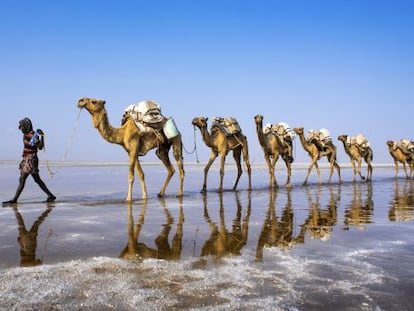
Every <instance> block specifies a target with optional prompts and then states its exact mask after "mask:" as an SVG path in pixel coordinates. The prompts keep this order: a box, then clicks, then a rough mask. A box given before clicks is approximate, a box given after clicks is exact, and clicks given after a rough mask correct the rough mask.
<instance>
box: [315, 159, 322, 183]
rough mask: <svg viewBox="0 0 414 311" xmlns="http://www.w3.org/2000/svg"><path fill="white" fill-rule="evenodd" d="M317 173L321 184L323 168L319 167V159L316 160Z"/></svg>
mask: <svg viewBox="0 0 414 311" xmlns="http://www.w3.org/2000/svg"><path fill="white" fill-rule="evenodd" d="M315 168H316V173H317V174H318V180H319V184H322V177H321V170H320V169H319V165H318V161H316V162H315Z"/></svg>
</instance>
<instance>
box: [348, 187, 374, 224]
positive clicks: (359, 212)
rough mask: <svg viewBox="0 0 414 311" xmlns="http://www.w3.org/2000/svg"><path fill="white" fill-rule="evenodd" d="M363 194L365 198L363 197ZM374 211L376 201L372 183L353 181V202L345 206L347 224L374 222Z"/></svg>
mask: <svg viewBox="0 0 414 311" xmlns="http://www.w3.org/2000/svg"><path fill="white" fill-rule="evenodd" d="M363 194H364V198H365V200H364V199H363ZM365 194H366V197H365ZM373 213H374V201H373V199H372V184H371V183H366V184H365V183H364V184H360V183H353V191H352V198H351V203H350V204H349V206H348V207H347V208H345V219H344V223H345V225H347V226H361V225H364V224H370V223H372V215H373Z"/></svg>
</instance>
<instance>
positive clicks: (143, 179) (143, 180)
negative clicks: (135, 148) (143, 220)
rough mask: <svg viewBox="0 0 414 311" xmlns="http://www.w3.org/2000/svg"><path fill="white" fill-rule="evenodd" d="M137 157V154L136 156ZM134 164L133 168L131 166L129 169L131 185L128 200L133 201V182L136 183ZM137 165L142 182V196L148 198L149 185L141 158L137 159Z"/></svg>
mask: <svg viewBox="0 0 414 311" xmlns="http://www.w3.org/2000/svg"><path fill="white" fill-rule="evenodd" d="M134 157H135V158H136V156H134ZM133 167H134V166H133V164H132V170H131V167H130V169H129V187H128V196H127V199H126V200H127V202H131V201H132V184H133V183H134V168H133ZM135 167H136V170H137V173H138V178H139V180H140V182H141V192H142V195H141V198H142V199H144V200H145V199H146V198H147V186H146V185H145V175H144V171H143V170H142V167H141V162H139V159H138V158H137V160H136V161H135ZM131 171H132V176H131Z"/></svg>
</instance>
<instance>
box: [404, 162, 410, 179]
mask: <svg viewBox="0 0 414 311" xmlns="http://www.w3.org/2000/svg"><path fill="white" fill-rule="evenodd" d="M402 164H403V168H404V173H405V178H409V177H408V173H407V166H406V165H405V162H404V161H403V162H402Z"/></svg>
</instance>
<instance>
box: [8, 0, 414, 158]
mask: <svg viewBox="0 0 414 311" xmlns="http://www.w3.org/2000/svg"><path fill="white" fill-rule="evenodd" d="M0 7H1V9H0V37H1V42H2V43H1V49H0V60H1V63H0V68H1V75H0V100H1V102H2V111H1V114H0V121H1V122H0V131H1V134H2V143H1V144H0V160H15V159H16V160H17V159H19V157H20V154H21V149H22V142H21V133H20V131H19V130H18V129H17V124H18V121H19V120H20V119H22V118H23V117H26V116H28V117H30V118H31V119H32V121H33V123H34V126H35V127H36V128H39V127H40V128H42V129H43V130H44V131H45V132H46V135H47V137H46V139H47V142H46V143H47V154H46V155H47V158H48V159H49V160H61V159H62V158H63V157H64V153H65V151H66V150H67V146H68V142H69V138H70V136H71V134H72V131H73V128H74V126H75V124H76V117H77V115H78V109H77V107H76V103H77V100H78V99H79V98H80V97H84V96H85V97H95V98H101V99H105V100H106V102H107V104H106V108H107V110H108V113H109V118H110V121H111V123H112V124H113V125H115V126H116V125H117V124H119V122H120V120H121V116H122V113H123V110H124V108H125V107H127V106H128V105H130V104H132V103H137V102H139V101H141V100H145V99H153V100H156V101H158V102H159V103H160V104H161V106H162V111H163V114H164V115H166V116H173V117H174V119H175V122H176V124H177V126H178V127H179V129H180V131H181V133H182V136H183V141H184V145H185V147H186V149H187V150H191V149H192V147H193V144H194V141H193V137H194V135H193V127H192V125H191V120H192V118H193V117H195V116H207V117H209V118H210V119H212V118H213V117H215V116H223V117H225V116H233V117H236V118H237V119H238V121H239V123H240V125H241V127H242V129H243V132H244V133H245V134H246V136H247V137H248V141H249V150H250V157H251V160H252V161H253V162H255V163H258V162H263V153H262V150H261V148H260V145H259V143H258V140H257V136H256V132H255V124H254V120H253V118H254V116H255V115H256V114H262V115H264V122H265V123H266V122H271V123H277V122H280V121H284V122H287V123H288V124H289V125H290V126H291V127H299V126H301V127H304V128H305V130H307V129H319V128H328V129H329V130H330V132H331V135H332V136H333V137H334V138H335V142H336V137H337V136H338V135H340V134H349V135H355V134H358V133H363V134H364V135H366V136H367V138H368V139H369V140H370V142H371V146H372V148H373V150H374V162H375V163H388V162H392V160H391V158H390V156H389V154H388V151H387V149H386V145H385V141H386V140H388V139H401V138H409V139H414V137H413V136H414V135H413V127H412V124H413V123H412V118H413V115H414V114H413V112H414V105H413V99H414V87H413V86H414V57H413V55H414V18H413V16H414V2H412V1H401V0H393V1H382V0H376V1H363V0H362V1H353V0H348V1H345V0H344V1H311V0H308V1H294V0H292V1H277V0H274V1H264V0H258V1H229V0H222V1H156V0H155V1H73V0H72V1H15V0H13V1H12V0H10V1H9V0H5V1H2V2H1V4H0ZM78 124H79V125H78V127H77V130H76V133H75V136H74V137H73V143H72V145H71V146H70V147H71V148H70V149H69V152H68V156H67V159H68V160H85V161H90V160H100V161H101V160H102V161H123V160H126V159H127V155H126V153H125V152H124V150H123V149H122V148H121V147H119V146H117V145H111V144H109V143H107V142H106V141H104V140H103V139H102V138H101V136H100V135H99V134H98V132H97V131H96V130H95V129H94V128H93V127H92V123H91V119H90V116H89V114H87V113H86V111H84V112H82V113H81V115H80V120H79V123H78ZM196 134H197V146H198V151H199V157H200V160H201V161H207V159H208V155H209V149H207V147H206V146H205V145H204V144H203V142H202V140H201V136H200V133H199V132H198V131H197V133H196ZM296 147H297V150H296V160H297V161H300V162H307V161H309V159H308V157H307V155H306V154H305V152H304V151H303V149H302V147H301V146H300V144H299V141H298V142H297V144H296ZM338 148H339V154H338V159H339V161H340V162H349V159H348V157H347V156H346V155H345V153H344V151H343V147H342V145H339V144H338ZM40 157H41V159H43V158H44V155H42V154H41V155H40ZM184 157H185V161H189V162H193V161H195V156H194V155H188V154H186V153H184ZM147 159H148V160H154V159H155V156H154V155H153V153H151V155H149V156H147V157H145V158H143V160H144V161H145V160H147ZM229 161H232V158H231V157H229Z"/></svg>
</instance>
